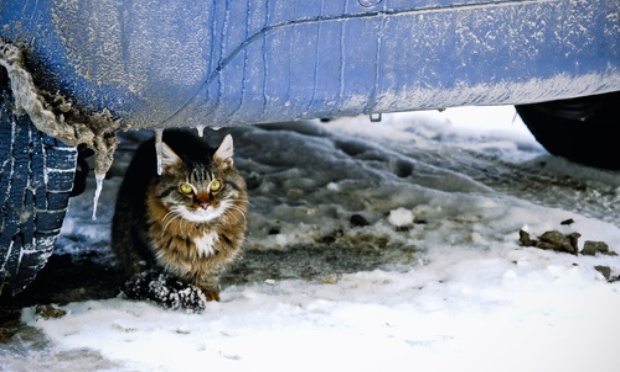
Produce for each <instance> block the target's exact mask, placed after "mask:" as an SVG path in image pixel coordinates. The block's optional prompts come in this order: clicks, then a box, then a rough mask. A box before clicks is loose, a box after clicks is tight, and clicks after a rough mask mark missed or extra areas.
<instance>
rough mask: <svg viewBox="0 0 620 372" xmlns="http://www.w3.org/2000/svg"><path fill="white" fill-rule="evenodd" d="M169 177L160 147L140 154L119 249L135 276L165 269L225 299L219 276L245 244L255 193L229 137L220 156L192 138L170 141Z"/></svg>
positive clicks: (123, 208)
mask: <svg viewBox="0 0 620 372" xmlns="http://www.w3.org/2000/svg"><path fill="white" fill-rule="evenodd" d="M163 141H164V145H163V150H162V153H163V156H162V170H163V172H162V174H161V175H158V174H157V159H156V153H155V143H154V141H153V140H150V141H147V142H145V143H143V144H142V145H141V146H140V147H139V149H138V150H137V151H136V154H135V156H134V159H133V160H132V162H131V164H130V166H129V168H128V169H127V173H126V175H125V179H124V180H123V183H122V185H121V187H120V190H119V194H118V197H117V201H116V210H115V213H114V219H113V223H112V247H113V250H114V251H115V253H116V255H117V257H118V260H119V261H120V263H121V265H122V266H123V268H124V269H125V271H126V273H127V275H128V276H131V275H136V274H139V273H142V272H145V271H147V270H151V271H152V270H154V269H155V270H162V271H163V272H165V273H167V274H170V275H172V276H174V277H176V278H178V279H180V280H182V281H184V282H187V283H190V284H193V285H195V286H197V287H199V288H200V289H201V290H202V291H203V292H204V294H205V296H206V298H207V299H208V300H219V275H220V274H221V272H222V271H223V269H224V268H225V266H226V265H227V264H228V263H230V262H231V261H233V260H234V259H235V257H237V256H238V253H239V250H240V247H241V245H242V242H243V240H244V236H245V230H246V221H245V213H246V208H247V192H246V185H245V182H244V180H243V178H242V177H241V176H240V175H239V174H238V173H237V171H236V170H235V168H234V166H233V159H232V156H233V142H232V137H231V136H230V135H228V136H226V137H225V138H224V139H223V140H222V143H221V144H220V146H219V147H218V148H217V149H216V150H215V151H213V150H212V149H211V148H209V147H208V146H207V145H206V143H205V142H204V141H203V140H202V139H200V138H199V137H197V136H196V135H194V134H193V133H189V132H185V131H166V132H165V133H164V136H163Z"/></svg>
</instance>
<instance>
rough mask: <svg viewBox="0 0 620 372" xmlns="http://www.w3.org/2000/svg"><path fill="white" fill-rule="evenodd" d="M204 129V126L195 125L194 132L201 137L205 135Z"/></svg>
mask: <svg viewBox="0 0 620 372" xmlns="http://www.w3.org/2000/svg"><path fill="white" fill-rule="evenodd" d="M206 127H207V126H206V125H196V131H197V132H198V135H199V136H200V137H202V136H203V135H204V134H205V128H206Z"/></svg>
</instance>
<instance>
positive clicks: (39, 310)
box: [34, 304, 67, 319]
mask: <svg viewBox="0 0 620 372" xmlns="http://www.w3.org/2000/svg"><path fill="white" fill-rule="evenodd" d="M34 314H35V315H36V316H37V317H38V318H43V319H57V318H62V317H63V316H65V315H67V312H66V311H65V310H63V309H61V308H59V307H57V306H55V305H51V304H47V305H37V306H35V308H34Z"/></svg>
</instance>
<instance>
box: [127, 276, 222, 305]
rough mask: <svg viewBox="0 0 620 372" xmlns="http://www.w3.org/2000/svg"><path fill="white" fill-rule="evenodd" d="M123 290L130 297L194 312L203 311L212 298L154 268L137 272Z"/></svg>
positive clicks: (198, 289)
mask: <svg viewBox="0 0 620 372" xmlns="http://www.w3.org/2000/svg"><path fill="white" fill-rule="evenodd" d="M122 291H123V293H124V294H125V296H127V298H130V299H134V300H147V301H151V302H155V303H157V304H159V305H161V306H162V307H164V308H166V309H172V310H187V311H190V312H193V313H201V312H203V311H204V310H205V309H206V307H207V301H210V300H212V298H209V297H208V296H207V295H205V293H203V291H202V290H201V289H200V288H198V287H196V286H195V285H193V284H190V283H184V282H181V281H179V280H178V279H176V278H174V277H172V276H170V275H167V274H165V273H162V272H160V271H154V270H151V271H146V272H142V273H138V274H135V275H134V276H132V277H131V278H130V279H129V280H127V281H126V282H125V284H124V285H123V288H122ZM217 298H218V299H219V295H218V296H217Z"/></svg>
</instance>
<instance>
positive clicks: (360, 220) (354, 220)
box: [349, 214, 370, 227]
mask: <svg viewBox="0 0 620 372" xmlns="http://www.w3.org/2000/svg"><path fill="white" fill-rule="evenodd" d="M349 222H350V223H351V226H353V227H364V226H368V225H370V223H368V220H367V219H366V218H365V217H364V216H362V215H361V214H354V215H352V216H351V219H350V220H349Z"/></svg>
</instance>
